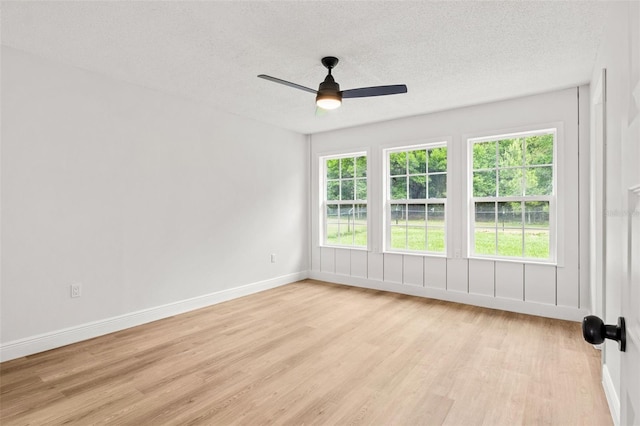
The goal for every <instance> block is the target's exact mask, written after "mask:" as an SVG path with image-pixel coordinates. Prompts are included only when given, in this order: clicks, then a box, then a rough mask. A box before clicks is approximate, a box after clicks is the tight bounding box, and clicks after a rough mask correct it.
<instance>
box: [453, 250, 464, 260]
mask: <svg viewBox="0 0 640 426" xmlns="http://www.w3.org/2000/svg"><path fill="white" fill-rule="evenodd" d="M453 256H454V257H455V258H456V259H460V258H461V257H462V253H461V252H460V249H456V250H454V251H453Z"/></svg>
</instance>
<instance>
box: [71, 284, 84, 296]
mask: <svg viewBox="0 0 640 426" xmlns="http://www.w3.org/2000/svg"><path fill="white" fill-rule="evenodd" d="M81 290H82V287H81V286H80V284H71V297H80V295H81V293H82V292H81Z"/></svg>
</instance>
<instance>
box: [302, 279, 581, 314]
mask: <svg viewBox="0 0 640 426" xmlns="http://www.w3.org/2000/svg"><path fill="white" fill-rule="evenodd" d="M309 278H311V279H315V280H320V281H326V282H330V283H335V284H344V285H348V286H352V287H362V288H369V289H372V290H382V291H390V292H393V293H401V294H407V295H410V296H418V297H425V298H429V299H438V300H446V301H449V302H455V303H462V304H466V305H473V306H480V307H484V308H490V309H499V310H502V311H509V312H517V313H521V314H528V315H536V316H540V317H546V318H555V319H562V320H567V321H575V322H581V321H582V319H583V318H584V317H585V315H588V314H589V312H588V311H587V310H586V309H577V308H569V307H564V306H556V305H546V304H542V303H535V302H525V301H522V300H516V299H506V298H499V297H493V296H484V295H479V294H469V293H463V292H458V291H451V290H449V291H447V290H443V289H438V288H430V287H419V286H415V285H407V284H402V283H390V282H383V281H377V280H371V279H368V278H358V277H347V276H344V275H337V274H332V273H328V272H320V271H311V272H310V275H309Z"/></svg>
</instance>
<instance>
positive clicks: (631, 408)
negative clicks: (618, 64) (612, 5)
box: [620, 2, 640, 425]
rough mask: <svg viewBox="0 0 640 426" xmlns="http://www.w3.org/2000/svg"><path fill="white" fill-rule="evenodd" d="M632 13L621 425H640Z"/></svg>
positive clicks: (636, 50) (639, 73) (633, 20)
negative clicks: (628, 186) (624, 332)
mask: <svg viewBox="0 0 640 426" xmlns="http://www.w3.org/2000/svg"><path fill="white" fill-rule="evenodd" d="M629 9H630V10H629V12H630V13H629V26H630V40H629V42H630V46H629V47H630V49H629V54H630V55H629V71H630V72H629V74H630V75H629V77H630V79H629V80H630V81H629V83H630V85H629V89H630V93H629V97H628V119H627V123H623V128H624V127H626V129H624V131H623V132H622V143H623V144H625V146H626V147H628V149H626V150H625V152H627V153H629V154H630V155H627V156H626V157H623V162H624V164H623V167H624V169H626V171H627V172H626V173H625V174H626V175H627V176H628V177H629V180H627V182H630V183H631V184H632V186H631V187H630V188H629V190H628V194H627V195H628V198H627V214H628V222H627V224H628V226H627V232H628V236H627V242H628V245H627V248H628V251H627V256H628V257H627V271H626V274H625V275H626V280H625V282H623V283H622V289H621V290H622V291H621V296H622V300H621V304H620V307H621V309H622V313H621V315H622V316H623V317H624V318H625V320H626V328H627V349H626V352H623V353H621V355H620V373H621V374H620V411H621V413H620V423H621V424H622V425H640V170H639V166H640V28H638V27H640V4H638V3H636V2H631V3H630V6H629ZM625 124H626V126H625Z"/></svg>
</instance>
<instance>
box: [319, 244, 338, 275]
mask: <svg viewBox="0 0 640 426" xmlns="http://www.w3.org/2000/svg"><path fill="white" fill-rule="evenodd" d="M320 270H321V271H322V272H329V273H332V274H335V273H336V255H335V249H332V248H329V247H321V248H320Z"/></svg>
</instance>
